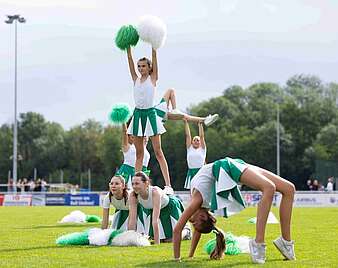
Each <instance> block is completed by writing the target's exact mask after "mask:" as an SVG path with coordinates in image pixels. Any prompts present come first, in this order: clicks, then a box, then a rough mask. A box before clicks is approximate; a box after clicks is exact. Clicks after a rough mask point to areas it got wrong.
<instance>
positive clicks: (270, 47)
mask: <svg viewBox="0 0 338 268" xmlns="http://www.w3.org/2000/svg"><path fill="white" fill-rule="evenodd" d="M7 14H11V15H12V14H20V15H22V16H24V17H25V18H26V20H27V22H26V23H25V24H20V25H18V112H19V113H23V112H28V111H34V112H37V113H40V114H42V115H43V116H44V117H45V118H46V120H48V121H53V122H58V123H60V124H61V125H62V126H63V127H64V128H65V129H69V128H71V127H73V126H75V125H78V124H81V123H83V122H84V121H85V120H87V119H89V118H93V119H95V120H97V121H100V122H102V123H103V124H107V123H108V119H107V118H108V113H109V111H110V109H111V106H112V105H113V104H116V103H121V102H123V103H128V104H129V105H130V106H131V107H133V105H134V104H133V103H134V102H133V90H132V87H133V86H132V81H131V79H130V75H129V72H128V65H127V58H126V55H125V53H124V52H122V51H120V50H118V49H117V48H116V47H115V45H114V36H115V34H116V32H117V30H118V29H119V27H121V26H122V25H125V24H134V25H136V24H137V22H138V20H139V18H140V17H141V16H143V15H146V14H150V15H154V16H158V17H160V18H161V19H162V20H163V21H164V22H165V24H166V25H167V30H168V35H167V40H166V43H165V45H164V46H163V47H162V48H160V49H159V50H158V62H159V82H158V87H157V99H158V100H159V99H160V98H161V96H162V95H163V93H164V92H165V90H166V89H168V88H175V90H176V94H177V102H178V106H179V108H180V109H181V110H185V109H187V108H188V107H190V106H191V105H194V104H198V103H199V102H201V101H204V100H208V99H210V98H212V97H217V96H220V95H221V94H222V92H223V91H224V89H226V88H227V87H229V86H231V85H240V86H243V87H247V86H249V85H251V84H253V83H257V82H274V83H278V84H280V85H284V84H285V82H286V80H287V79H288V78H290V77H291V76H293V75H295V74H310V75H317V76H319V77H320V78H321V79H322V80H323V81H324V82H338V77H337V74H338V72H337V70H338V58H337V56H338V27H337V25H338V16H337V15H338V0H331V1H329V0H321V1H318V0H283V1H282V0H280V1H277V0H226V1H225V0H224V1H221V0H209V1H203V0H185V1H182V0H171V1H148V0H143V1H132V0H123V1H114V0H110V1H104V0H99V1H91V0H76V1H75V0H57V1H50V0H30V1H27V0H10V1H9V0H0V18H1V17H2V18H3V20H5V19H6V15H7ZM0 40H1V42H0V125H1V124H4V123H11V122H13V118H14V25H8V24H5V23H0ZM133 54H134V58H135V59H137V58H141V57H143V56H148V57H150V56H151V48H150V46H149V45H148V44H146V43H144V42H139V44H138V45H137V47H136V48H135V49H134V50H133Z"/></svg>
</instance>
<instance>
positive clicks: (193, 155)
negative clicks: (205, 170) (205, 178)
mask: <svg viewBox="0 0 338 268" xmlns="http://www.w3.org/2000/svg"><path fill="white" fill-rule="evenodd" d="M206 156H207V149H206V148H202V147H201V146H200V147H199V148H197V149H195V148H194V147H193V146H192V145H190V147H189V148H187V163H188V172H187V176H186V178H185V183H184V188H185V189H190V188H191V180H192V178H193V177H194V176H195V175H196V173H197V172H198V171H199V170H200V168H201V167H202V166H203V165H204V163H205V158H206Z"/></svg>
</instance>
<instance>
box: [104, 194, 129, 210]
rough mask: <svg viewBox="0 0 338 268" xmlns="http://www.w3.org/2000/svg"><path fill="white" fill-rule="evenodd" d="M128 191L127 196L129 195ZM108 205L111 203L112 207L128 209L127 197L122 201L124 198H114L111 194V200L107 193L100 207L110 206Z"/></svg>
mask: <svg viewBox="0 0 338 268" xmlns="http://www.w3.org/2000/svg"><path fill="white" fill-rule="evenodd" d="M129 193H130V192H129V191H128V196H129ZM110 205H112V206H113V207H114V208H116V209H119V210H129V199H128V200H127V202H125V201H124V198H122V199H116V198H115V197H114V196H113V195H112V196H111V202H110V201H109V193H108V194H107V195H106V196H105V197H104V198H103V202H102V207H103V208H110Z"/></svg>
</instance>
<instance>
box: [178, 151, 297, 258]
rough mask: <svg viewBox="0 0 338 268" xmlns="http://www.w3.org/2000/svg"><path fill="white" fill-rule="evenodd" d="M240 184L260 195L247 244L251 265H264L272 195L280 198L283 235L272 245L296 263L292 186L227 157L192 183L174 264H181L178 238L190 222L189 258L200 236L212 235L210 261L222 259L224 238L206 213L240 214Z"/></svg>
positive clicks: (276, 177) (206, 168)
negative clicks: (214, 243)
mask: <svg viewBox="0 0 338 268" xmlns="http://www.w3.org/2000/svg"><path fill="white" fill-rule="evenodd" d="M239 182H240V183H242V184H244V185H247V186H249V187H250V188H252V189H256V190H259V191H261V192H262V199H261V201H260V203H259V205H258V208H257V224H256V237H255V239H252V240H250V242H249V248H250V254H251V259H252V261H253V262H254V263H265V247H266V245H265V243H264V236H265V227H266V222H267V218H268V215H269V211H270V208H271V204H272V200H273V196H274V194H275V191H278V192H280V193H281V194H282V201H281V204H280V211H279V214H280V222H281V233H282V235H281V236H280V237H279V238H277V239H276V240H274V241H273V243H274V245H275V246H276V247H277V249H278V250H279V251H280V252H281V254H282V255H283V256H284V257H285V258H286V259H287V260H295V259H296V257H295V253H294V242H293V241H292V240H291V231H290V223H291V213H292V204H293V198H294V193H295V187H294V185H293V184H292V183H291V182H289V181H287V180H285V179H283V178H281V177H279V176H277V175H275V174H273V173H272V172H270V171H267V170H265V169H262V168H259V167H256V166H253V165H249V164H247V163H245V162H244V161H243V160H240V159H232V158H230V157H226V158H224V159H221V160H217V161H215V162H214V163H211V164H207V165H205V166H203V167H202V168H201V169H200V170H199V172H198V173H197V174H196V175H195V177H194V178H193V179H192V181H191V193H192V197H191V202H190V204H189V206H188V207H187V208H186V209H185V211H184V213H183V214H182V216H181V217H180V219H179V221H178V222H177V224H176V227H175V229H174V237H173V242H174V256H175V259H176V260H180V247H181V236H180V234H181V231H182V230H183V227H184V225H185V224H186V222H187V221H188V220H189V219H190V222H191V223H192V225H193V226H194V232H193V237H192V242H191V247H190V253H189V256H190V257H193V255H194V252H195V249H196V247H197V244H198V242H199V240H200V237H201V233H210V232H211V231H214V232H215V233H216V238H217V246H216V248H215V250H214V251H213V252H212V253H211V255H210V257H211V258H215V259H219V258H221V257H222V255H223V252H224V248H225V246H224V235H223V233H222V231H221V230H219V229H217V227H216V226H215V224H216V219H215V218H214V217H213V216H212V215H211V214H210V213H209V209H210V210H213V211H216V210H218V211H219V212H221V213H222V214H223V216H225V217H228V216H230V215H233V214H235V213H237V212H239V211H241V210H242V209H243V208H244V207H245V204H244V201H243V198H242V196H241V193H240V191H239V188H238V186H237V184H238V183H239Z"/></svg>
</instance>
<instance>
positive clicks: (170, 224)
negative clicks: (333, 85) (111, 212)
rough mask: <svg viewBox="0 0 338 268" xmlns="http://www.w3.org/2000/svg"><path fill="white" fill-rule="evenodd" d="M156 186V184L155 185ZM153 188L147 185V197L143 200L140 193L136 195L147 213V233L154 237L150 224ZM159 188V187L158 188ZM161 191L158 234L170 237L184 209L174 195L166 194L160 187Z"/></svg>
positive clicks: (164, 237) (161, 237) (161, 236)
mask: <svg viewBox="0 0 338 268" xmlns="http://www.w3.org/2000/svg"><path fill="white" fill-rule="evenodd" d="M155 187H156V186H155ZM153 188H154V186H149V189H148V193H149V195H148V199H147V200H144V199H142V198H141V196H140V195H138V196H137V199H138V202H139V204H141V206H142V207H144V208H145V212H146V213H147V215H148V216H147V220H146V228H147V230H149V232H148V235H149V236H150V237H152V238H154V230H153V226H152V218H153V195H152V193H153ZM158 189H159V188H158ZM160 192H161V199H160V200H161V211H160V217H159V235H160V239H171V238H172V237H173V229H174V227H175V225H176V223H177V221H178V219H179V218H180V216H181V215H182V213H183V211H184V207H183V205H182V203H181V201H180V200H179V199H178V198H177V197H175V196H172V195H170V196H168V195H166V194H165V193H164V192H163V190H162V189H160Z"/></svg>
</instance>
